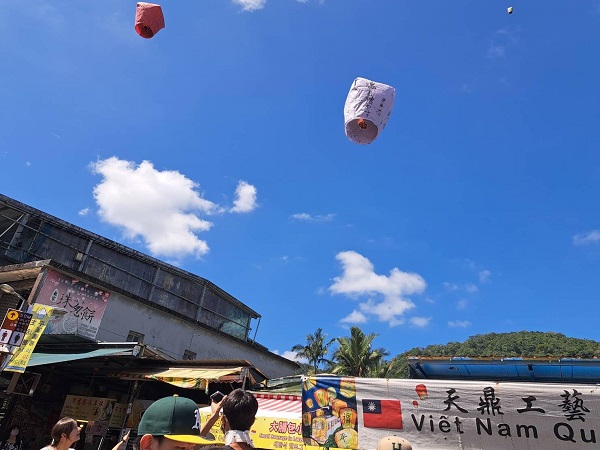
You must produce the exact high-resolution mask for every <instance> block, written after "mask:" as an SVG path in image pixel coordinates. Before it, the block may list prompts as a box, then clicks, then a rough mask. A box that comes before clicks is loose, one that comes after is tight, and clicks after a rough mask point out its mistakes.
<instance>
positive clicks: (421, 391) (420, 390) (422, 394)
mask: <svg viewBox="0 0 600 450" xmlns="http://www.w3.org/2000/svg"><path fill="white" fill-rule="evenodd" d="M415 391H417V395H418V396H419V398H420V399H421V400H425V399H426V398H429V394H428V393H427V386H425V385H424V384H417V386H416V387H415Z"/></svg>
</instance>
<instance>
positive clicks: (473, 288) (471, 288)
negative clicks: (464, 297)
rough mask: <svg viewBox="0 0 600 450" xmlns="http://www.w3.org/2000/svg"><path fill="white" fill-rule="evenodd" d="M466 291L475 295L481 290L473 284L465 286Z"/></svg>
mask: <svg viewBox="0 0 600 450" xmlns="http://www.w3.org/2000/svg"><path fill="white" fill-rule="evenodd" d="M465 291H467V292H468V293H469V294H474V293H475V292H477V291H479V288H478V287H477V286H475V285H474V284H473V283H467V284H466V285H465Z"/></svg>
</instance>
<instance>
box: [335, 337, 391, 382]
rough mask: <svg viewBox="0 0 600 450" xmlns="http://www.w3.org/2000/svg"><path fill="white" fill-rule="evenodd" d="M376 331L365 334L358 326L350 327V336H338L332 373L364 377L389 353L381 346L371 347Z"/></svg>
mask: <svg viewBox="0 0 600 450" xmlns="http://www.w3.org/2000/svg"><path fill="white" fill-rule="evenodd" d="M377 336H379V335H378V334H376V333H370V334H365V333H363V331H362V330H361V329H360V328H358V327H352V328H351V329H350V337H341V338H338V339H337V340H338V343H339V347H338V348H337V350H336V351H335V353H334V354H333V358H334V361H335V365H334V367H333V372H334V373H339V374H341V375H349V376H354V377H366V376H368V375H369V374H370V373H371V371H372V370H374V369H375V367H377V366H378V365H379V364H380V361H381V360H382V359H383V358H385V357H386V356H388V355H389V352H388V351H387V350H385V349H383V348H377V349H373V348H372V345H373V340H374V339H375V338H376V337H377Z"/></svg>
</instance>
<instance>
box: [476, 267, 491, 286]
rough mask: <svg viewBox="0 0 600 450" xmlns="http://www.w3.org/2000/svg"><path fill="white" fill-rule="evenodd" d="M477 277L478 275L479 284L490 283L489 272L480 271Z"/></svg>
mask: <svg viewBox="0 0 600 450" xmlns="http://www.w3.org/2000/svg"><path fill="white" fill-rule="evenodd" d="M478 275H479V282H480V283H481V284H483V283H487V282H488V281H490V277H491V276H492V272H490V271H489V270H480V271H479V274H478Z"/></svg>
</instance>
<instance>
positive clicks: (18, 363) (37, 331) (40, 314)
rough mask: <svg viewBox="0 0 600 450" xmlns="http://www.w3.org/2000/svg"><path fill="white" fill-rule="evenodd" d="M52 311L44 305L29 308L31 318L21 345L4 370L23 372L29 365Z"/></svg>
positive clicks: (52, 309)
mask: <svg viewBox="0 0 600 450" xmlns="http://www.w3.org/2000/svg"><path fill="white" fill-rule="evenodd" d="M53 311H54V308H52V307H50V306H46V305H39V304H37V303H36V304H34V305H32V306H31V307H30V312H31V316H32V318H31V322H30V323H29V327H28V328H27V331H26V332H25V337H24V338H23V344H22V345H21V346H20V347H18V348H16V349H15V351H14V352H13V355H12V357H11V358H10V361H9V362H8V365H7V366H6V368H5V369H4V370H7V371H9V372H20V373H23V372H25V368H26V367H27V364H28V363H29V359H30V358H31V354H32V353H33V349H34V348H35V346H36V345H37V342H38V340H39V339H40V336H41V335H42V333H43V332H44V330H45V329H46V325H47V324H48V321H49V320H50V318H51V317H52V312H53Z"/></svg>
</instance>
